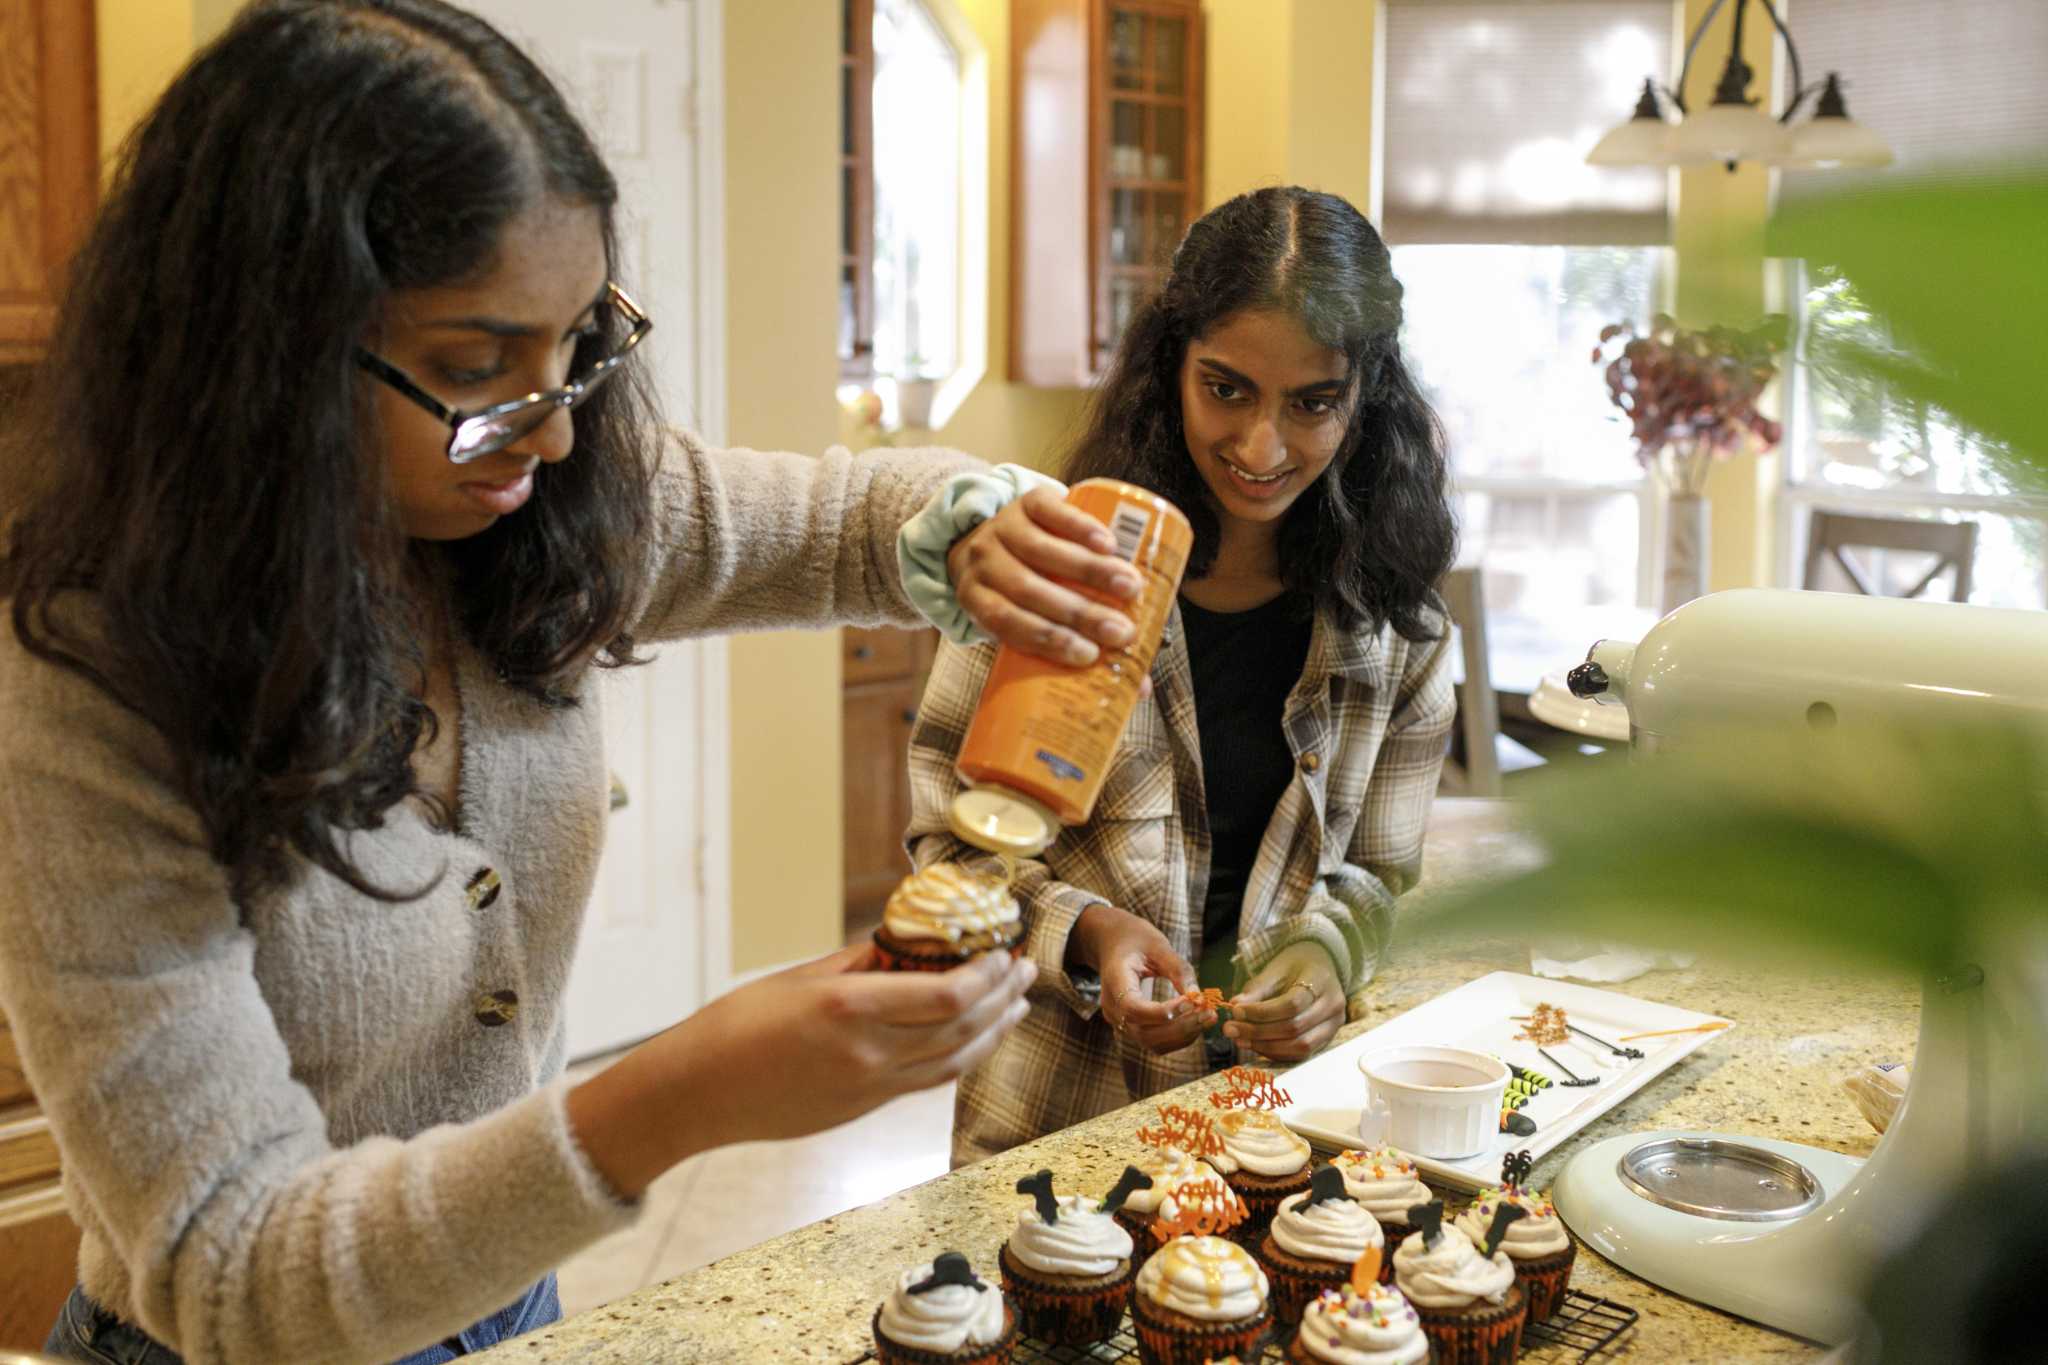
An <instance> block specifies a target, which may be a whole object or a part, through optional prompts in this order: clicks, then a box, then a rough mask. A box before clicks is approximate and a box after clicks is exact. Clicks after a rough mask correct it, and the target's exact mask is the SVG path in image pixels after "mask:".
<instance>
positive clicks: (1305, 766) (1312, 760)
mask: <svg viewBox="0 0 2048 1365" xmlns="http://www.w3.org/2000/svg"><path fill="white" fill-rule="evenodd" d="M1322 766H1323V760H1322V758H1321V757H1320V756H1319V755H1318V754H1317V753H1316V752H1315V751H1314V750H1313V749H1311V750H1310V751H1309V752H1308V753H1305V754H1303V755H1302V756H1301V770H1302V771H1303V772H1305V773H1312V772H1314V771H1315V770H1316V769H1318V768H1320V767H1322Z"/></svg>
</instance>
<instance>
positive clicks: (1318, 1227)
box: [1255, 1166, 1385, 1327]
mask: <svg viewBox="0 0 2048 1365" xmlns="http://www.w3.org/2000/svg"><path fill="white" fill-rule="evenodd" d="M1384 1245H1385V1238H1384V1237H1383V1235H1382V1234H1381V1232H1380V1225H1379V1224H1378V1223H1377V1222H1376V1221H1374V1219H1373V1216H1372V1215H1371V1214H1369V1213H1367V1212H1366V1211H1365V1209H1364V1208H1363V1207H1362V1206H1361V1205H1359V1204H1358V1203H1357V1202H1355V1201H1354V1200H1351V1199H1348V1198H1346V1197H1345V1195H1344V1177H1343V1176H1342V1175H1341V1174H1340V1173H1339V1172H1338V1171H1337V1170H1336V1168H1335V1167H1331V1166H1325V1167H1323V1168H1322V1169H1321V1170H1319V1171H1317V1172H1316V1173H1315V1175H1314V1177H1313V1178H1312V1179H1311V1181H1310V1184H1309V1189H1308V1192H1307V1193H1305V1194H1290V1195H1288V1196H1287V1197H1286V1198H1285V1199H1283V1200H1281V1201H1280V1211H1279V1212H1278V1213H1276V1214H1274V1215H1273V1225H1272V1227H1270V1228H1269V1229H1267V1231H1266V1235H1265V1236H1264V1237H1263V1238H1261V1239H1260V1241H1259V1245H1258V1249H1257V1252H1256V1253H1255V1254H1256V1255H1257V1256H1258V1260H1259V1264H1260V1265H1261V1266H1262V1267H1264V1268H1265V1271H1266V1278H1267V1279H1268V1280H1269V1281H1271V1283H1272V1286H1273V1293H1272V1297H1273V1316H1274V1317H1276V1318H1278V1319H1279V1320H1280V1321H1281V1322H1283V1323H1285V1324H1286V1325H1287V1326H1289V1327H1292V1326H1293V1325H1294V1324H1295V1323H1297V1322H1300V1321H1301V1314H1302V1310H1303V1309H1305V1308H1307V1307H1308V1305H1309V1304H1310V1303H1311V1302H1312V1301H1313V1300H1314V1299H1315V1297H1316V1296H1317V1295H1318V1294H1320V1293H1322V1292H1323V1291H1324V1290H1326V1289H1337V1288H1340V1287H1342V1286H1343V1285H1344V1284H1345V1283H1346V1282H1347V1281H1348V1280H1349V1279H1350V1277H1351V1267H1352V1266H1353V1265H1354V1264H1355V1263H1356V1262H1357V1260H1358V1258H1359V1257H1361V1256H1363V1255H1365V1253H1366V1252H1367V1250H1369V1249H1370V1250H1373V1251H1378V1250H1379V1249H1380V1248H1381V1247H1382V1246H1384Z"/></svg>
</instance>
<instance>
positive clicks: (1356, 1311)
mask: <svg viewBox="0 0 2048 1365" xmlns="http://www.w3.org/2000/svg"><path fill="white" fill-rule="evenodd" d="M1287 1358H1288V1359H1289V1360H1291V1361H1294V1362H1296V1365H1325V1363H1326V1362H1327V1363H1328V1365H1426V1362H1429V1361H1432V1360H1435V1359H1436V1356H1435V1353H1434V1348H1433V1347H1431V1345H1430V1343H1429V1337H1428V1336H1427V1335H1426V1334H1425V1333H1424V1332H1423V1330H1422V1320H1421V1318H1420V1317H1419V1316H1417V1314H1416V1312H1415V1309H1414V1307H1413V1306H1412V1305H1410V1304H1409V1302H1408V1300H1407V1299H1405V1298H1403V1297H1402V1296H1401V1291H1400V1290H1398V1289H1396V1288H1394V1287H1393V1286H1392V1285H1385V1284H1374V1285H1370V1286H1368V1287H1367V1289H1366V1292H1365V1293H1363V1294H1361V1293H1359V1292H1358V1291H1357V1290H1356V1289H1354V1288H1352V1287H1351V1286H1350V1285H1348V1284H1347V1285H1345V1286H1344V1287H1343V1288H1341V1289H1325V1290H1324V1291H1323V1292H1322V1293H1321V1294H1319V1295H1317V1296H1316V1299H1315V1301H1314V1302H1313V1303H1311V1304H1309V1306H1308V1308H1307V1309H1306V1310H1305V1311H1304V1312H1303V1313H1302V1315H1301V1330H1300V1331H1299V1332H1297V1333H1295V1334H1294V1341H1293V1343H1292V1344H1291V1345H1290V1346H1289V1347H1288V1348H1287Z"/></svg>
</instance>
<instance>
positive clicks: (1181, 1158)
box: [1124, 1147, 1219, 1218]
mask: <svg viewBox="0 0 2048 1365" xmlns="http://www.w3.org/2000/svg"><path fill="white" fill-rule="evenodd" d="M1132 1164H1134V1165H1135V1166H1137V1168H1138V1169H1139V1170H1141V1171H1143V1172H1144V1173H1145V1174H1146V1175H1149V1176H1151V1177H1152V1183H1151V1185H1149V1186H1148V1187H1146V1188H1145V1189H1142V1190H1132V1191H1131V1193H1130V1197H1129V1198H1127V1199H1125V1200H1124V1207H1125V1208H1127V1209H1129V1210H1130V1211H1131V1212H1132V1213H1134V1214H1137V1215H1139V1216H1141V1217H1146V1218H1149V1217H1151V1216H1152V1215H1153V1214H1155V1213H1157V1212H1158V1211H1159V1202H1160V1201H1161V1200H1162V1199H1164V1198H1166V1196H1167V1195H1169V1194H1171V1193H1172V1192H1173V1189H1174V1187H1175V1186H1176V1185H1185V1184H1186V1183H1187V1182H1188V1181H1190V1180H1215V1179H1218V1178H1219V1177H1218V1174H1217V1172H1216V1169H1215V1168H1214V1167H1212V1166H1211V1165H1210V1164H1209V1163H1208V1162H1206V1161H1203V1160H1202V1159H1201V1158H1199V1157H1192V1156H1189V1155H1188V1154H1187V1153H1186V1152H1183V1151H1182V1150H1181V1149H1180V1148H1178V1147H1148V1148H1147V1149H1146V1150H1145V1155H1144V1156H1141V1157H1139V1158H1138V1160H1137V1161H1136V1162H1134V1163H1132Z"/></svg>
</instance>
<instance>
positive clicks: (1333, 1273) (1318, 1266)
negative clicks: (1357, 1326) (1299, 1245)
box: [1252, 1232, 1351, 1327]
mask: <svg viewBox="0 0 2048 1365" xmlns="http://www.w3.org/2000/svg"><path fill="white" fill-rule="evenodd" d="M1252 1255H1253V1256H1255V1257H1256V1258H1257V1259H1258V1262H1259V1265H1260V1266H1261V1267H1262V1268H1263V1269H1264V1270H1265V1272H1266V1282H1267V1283H1268V1284H1269V1285H1271V1286H1272V1295H1271V1297H1272V1302H1273V1316H1274V1317H1275V1318H1276V1319H1278V1320H1279V1321H1280V1322H1281V1323H1282V1324H1284V1325H1286V1326H1288V1327H1295V1326H1298V1325H1300V1323H1301V1315H1302V1313H1303V1312H1304V1311H1306V1310H1307V1308H1308V1306H1309V1305H1310V1304H1312V1303H1314V1302H1315V1301H1316V1295H1318V1294H1320V1293H1322V1292H1323V1291H1324V1290H1325V1289H1341V1288H1342V1287H1343V1286H1344V1285H1346V1284H1348V1283H1349V1282H1350V1280H1351V1267H1350V1266H1349V1265H1348V1264H1345V1265H1340V1264H1338V1263H1337V1262H1335V1261H1309V1260H1305V1259H1303V1258H1302V1257H1299V1256H1294V1255H1290V1254H1289V1253H1288V1251H1287V1249H1286V1248H1285V1247H1282V1246H1281V1245H1280V1244H1279V1243H1278V1242H1276V1241H1274V1240H1273V1234H1272V1233H1270V1232H1269V1233H1267V1234H1266V1235H1265V1236H1264V1237H1262V1238H1260V1239H1259V1244H1258V1246H1257V1247H1255V1248H1253V1250H1252Z"/></svg>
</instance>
